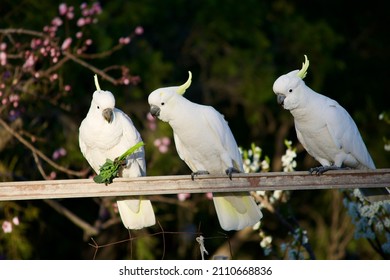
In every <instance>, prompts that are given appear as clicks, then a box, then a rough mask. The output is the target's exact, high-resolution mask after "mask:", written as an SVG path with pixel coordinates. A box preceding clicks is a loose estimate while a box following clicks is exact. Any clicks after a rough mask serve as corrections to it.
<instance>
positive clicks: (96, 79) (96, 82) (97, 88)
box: [93, 74, 101, 90]
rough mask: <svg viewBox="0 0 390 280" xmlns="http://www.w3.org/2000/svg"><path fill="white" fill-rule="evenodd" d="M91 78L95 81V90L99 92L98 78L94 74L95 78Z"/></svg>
mask: <svg viewBox="0 0 390 280" xmlns="http://www.w3.org/2000/svg"><path fill="white" fill-rule="evenodd" d="M93 78H94V80H95V87H96V90H101V89H100V85H99V80H98V76H97V75H96V74H95V76H94V77H93Z"/></svg>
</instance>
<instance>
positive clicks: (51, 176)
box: [49, 171, 57, 180]
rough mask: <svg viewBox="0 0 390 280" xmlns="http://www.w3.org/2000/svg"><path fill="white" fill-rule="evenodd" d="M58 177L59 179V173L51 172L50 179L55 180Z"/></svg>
mask: <svg viewBox="0 0 390 280" xmlns="http://www.w3.org/2000/svg"><path fill="white" fill-rule="evenodd" d="M56 177H57V173H56V172H54V171H52V172H50V174H49V179H51V180H54V179H55V178H56Z"/></svg>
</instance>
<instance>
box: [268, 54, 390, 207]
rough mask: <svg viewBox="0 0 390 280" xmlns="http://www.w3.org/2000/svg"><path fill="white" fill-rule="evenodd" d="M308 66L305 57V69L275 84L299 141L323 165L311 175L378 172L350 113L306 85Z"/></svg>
mask: <svg viewBox="0 0 390 280" xmlns="http://www.w3.org/2000/svg"><path fill="white" fill-rule="evenodd" d="M308 67H309V60H308V59H307V56H306V55H305V62H304V63H303V65H302V69H301V70H294V71H291V72H289V73H287V74H285V75H282V76H280V77H279V78H278V79H277V80H276V81H275V82H274V85H273V91H274V92H275V94H276V95H277V101H278V103H279V104H281V105H282V106H283V108H284V109H286V110H289V111H290V112H291V114H292V115H293V117H294V124H295V130H296V133H297V137H298V140H299V142H301V144H302V145H303V147H304V148H305V150H306V151H307V152H308V153H309V154H310V155H311V156H312V157H314V158H315V159H316V160H317V161H318V162H319V163H320V164H321V166H320V167H316V168H312V169H310V172H311V173H313V172H314V173H316V174H322V173H324V172H326V171H328V170H336V169H342V168H353V169H375V165H374V162H373V160H372V159H371V156H370V154H369V153H368V151H367V148H366V146H365V144H364V142H363V140H362V137H361V136H360V133H359V130H358V128H357V126H356V124H355V122H354V121H353V119H352V118H351V116H350V115H349V114H348V112H347V111H346V110H345V109H344V108H343V107H341V106H340V105H339V104H338V103H337V102H336V101H335V100H333V99H330V98H329V97H326V96H324V95H322V94H319V93H317V92H315V91H313V90H312V89H311V88H309V87H308V86H306V84H305V82H304V81H303V79H304V78H305V76H306V73H307V69H308ZM360 190H361V191H362V193H363V194H364V195H365V196H366V198H367V199H368V200H369V201H378V200H385V199H389V198H390V196H389V193H390V192H389V190H388V189H386V188H379V189H377V188H376V189H371V188H362V189H360Z"/></svg>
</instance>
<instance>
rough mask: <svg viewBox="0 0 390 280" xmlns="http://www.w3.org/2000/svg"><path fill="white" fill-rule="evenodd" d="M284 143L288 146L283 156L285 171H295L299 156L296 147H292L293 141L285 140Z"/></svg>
mask: <svg viewBox="0 0 390 280" xmlns="http://www.w3.org/2000/svg"><path fill="white" fill-rule="evenodd" d="M284 144H285V145H286V147H287V150H286V153H285V154H284V155H283V156H282V166H283V171H284V172H291V171H294V170H295V168H296V167H297V162H296V161H295V158H296V157H297V153H296V149H295V148H292V142H291V141H288V140H284Z"/></svg>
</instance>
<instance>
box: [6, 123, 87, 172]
mask: <svg viewBox="0 0 390 280" xmlns="http://www.w3.org/2000/svg"><path fill="white" fill-rule="evenodd" d="M0 125H1V126H3V127H4V129H5V130H7V131H8V132H9V133H11V134H12V135H13V136H14V137H15V138H16V139H18V140H19V142H20V143H22V144H23V145H24V146H26V147H27V148H28V149H30V150H31V151H32V152H33V153H35V154H36V155H37V156H39V157H40V158H41V159H43V160H44V161H46V162H47V163H48V164H50V165H51V166H53V167H54V168H55V169H57V170H59V171H61V172H64V173H66V174H69V175H74V176H77V177H85V175H86V173H87V171H85V170H83V171H74V170H70V169H68V168H65V167H63V166H61V165H59V164H57V163H55V162H54V161H52V160H51V159H50V158H48V157H47V156H46V155H45V154H44V153H42V152H41V151H40V150H38V149H37V148H35V147H34V146H33V145H32V144H31V143H30V142H28V141H27V140H26V139H24V138H23V137H22V136H21V135H20V134H19V133H18V132H16V131H15V130H14V129H12V127H10V126H9V125H8V124H7V123H6V122H5V121H4V120H3V119H1V118H0Z"/></svg>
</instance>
